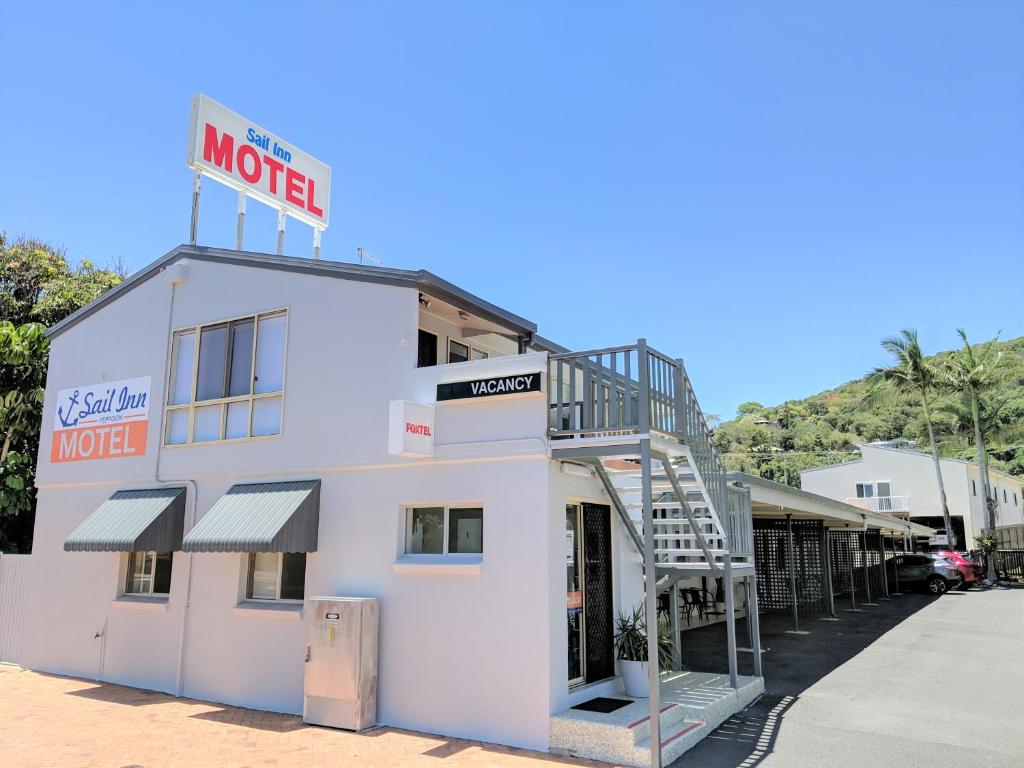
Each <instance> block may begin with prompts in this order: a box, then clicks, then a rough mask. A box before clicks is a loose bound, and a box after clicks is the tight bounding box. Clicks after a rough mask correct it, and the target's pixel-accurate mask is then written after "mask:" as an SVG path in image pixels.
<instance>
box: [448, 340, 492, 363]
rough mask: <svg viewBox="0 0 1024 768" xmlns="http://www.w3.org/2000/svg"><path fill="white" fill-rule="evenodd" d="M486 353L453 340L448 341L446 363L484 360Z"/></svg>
mask: <svg viewBox="0 0 1024 768" xmlns="http://www.w3.org/2000/svg"><path fill="white" fill-rule="evenodd" d="M486 359H487V353H486V352H484V351H483V350H482V349H477V348H476V347H472V346H470V345H469V344H466V343H464V342H461V341H456V340H455V339H449V340H448V362H449V363H465V362H469V361H470V360H486Z"/></svg>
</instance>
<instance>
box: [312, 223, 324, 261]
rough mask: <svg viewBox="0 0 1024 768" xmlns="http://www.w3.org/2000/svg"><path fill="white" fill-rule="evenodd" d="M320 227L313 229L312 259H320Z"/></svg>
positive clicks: (321, 232)
mask: <svg viewBox="0 0 1024 768" xmlns="http://www.w3.org/2000/svg"><path fill="white" fill-rule="evenodd" d="M323 232H324V231H323V230H322V229H321V228H320V227H313V258H314V259H319V258H320V235H322V234H323Z"/></svg>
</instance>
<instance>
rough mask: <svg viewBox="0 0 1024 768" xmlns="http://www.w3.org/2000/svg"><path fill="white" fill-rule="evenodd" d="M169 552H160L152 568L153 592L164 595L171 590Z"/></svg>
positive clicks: (170, 557) (170, 555) (170, 558)
mask: <svg viewBox="0 0 1024 768" xmlns="http://www.w3.org/2000/svg"><path fill="white" fill-rule="evenodd" d="M172 557H173V555H172V554H171V553H170V552H160V553H159V554H157V556H156V567H155V568H154V570H153V594H154V595H166V594H169V593H170V591H171V560H172Z"/></svg>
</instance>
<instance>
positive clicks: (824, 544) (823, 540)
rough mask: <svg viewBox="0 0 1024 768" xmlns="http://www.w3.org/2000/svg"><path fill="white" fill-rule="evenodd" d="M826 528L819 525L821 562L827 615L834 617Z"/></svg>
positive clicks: (834, 606)
mask: <svg viewBox="0 0 1024 768" xmlns="http://www.w3.org/2000/svg"><path fill="white" fill-rule="evenodd" d="M828 543H829V542H828V526H827V525H825V523H822V524H821V562H822V563H823V564H824V566H825V595H826V597H828V615H829V616H831V617H832V618H835V616H836V603H835V595H834V594H833V593H832V552H831V547H829V545H828Z"/></svg>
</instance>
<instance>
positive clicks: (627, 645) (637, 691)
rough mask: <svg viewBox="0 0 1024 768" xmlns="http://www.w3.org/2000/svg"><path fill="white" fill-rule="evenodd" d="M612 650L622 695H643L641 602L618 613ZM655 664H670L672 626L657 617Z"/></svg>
mask: <svg viewBox="0 0 1024 768" xmlns="http://www.w3.org/2000/svg"><path fill="white" fill-rule="evenodd" d="M615 654H616V657H617V658H618V659H619V662H620V668H621V669H622V682H623V683H624V684H625V686H626V695H627V696H632V697H634V698H638V699H645V698H647V619H646V617H645V614H644V609H643V606H642V605H638V606H636V608H634V609H633V611H632V612H631V613H629V614H625V613H619V617H618V619H617V620H616V626H615ZM658 665H659V667H660V668H661V669H669V668H670V667H671V666H672V630H671V629H670V628H669V625H668V621H667V620H665V619H660V620H659V621H658Z"/></svg>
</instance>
